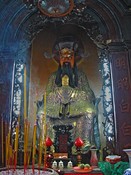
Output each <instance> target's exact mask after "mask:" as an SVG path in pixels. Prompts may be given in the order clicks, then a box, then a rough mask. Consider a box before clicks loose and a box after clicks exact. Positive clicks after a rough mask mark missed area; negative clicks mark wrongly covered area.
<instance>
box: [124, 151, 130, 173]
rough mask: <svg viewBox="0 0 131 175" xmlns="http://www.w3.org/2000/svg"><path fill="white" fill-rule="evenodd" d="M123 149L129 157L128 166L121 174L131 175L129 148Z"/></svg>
mask: <svg viewBox="0 0 131 175" xmlns="http://www.w3.org/2000/svg"><path fill="white" fill-rule="evenodd" d="M123 151H124V152H125V153H126V154H127V155H128V159H129V168H128V169H126V170H125V171H124V174H123V175H131V149H124V150H123Z"/></svg>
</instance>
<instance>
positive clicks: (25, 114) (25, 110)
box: [24, 66, 27, 119]
mask: <svg viewBox="0 0 131 175" xmlns="http://www.w3.org/2000/svg"><path fill="white" fill-rule="evenodd" d="M26 105H27V100H26V66H25V67H24V119H26V117H27V109H26Z"/></svg>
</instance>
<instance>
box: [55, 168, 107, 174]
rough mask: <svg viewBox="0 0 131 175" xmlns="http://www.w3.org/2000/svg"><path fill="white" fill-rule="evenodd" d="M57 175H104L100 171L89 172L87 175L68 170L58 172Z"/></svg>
mask: <svg viewBox="0 0 131 175" xmlns="http://www.w3.org/2000/svg"><path fill="white" fill-rule="evenodd" d="M58 173H59V175H104V174H103V173H102V172H101V171H100V170H98V171H91V172H88V173H85V172H84V173H83V172H82V173H80V172H74V171H73V170H71V171H69V170H66V169H65V170H64V171H62V172H58Z"/></svg>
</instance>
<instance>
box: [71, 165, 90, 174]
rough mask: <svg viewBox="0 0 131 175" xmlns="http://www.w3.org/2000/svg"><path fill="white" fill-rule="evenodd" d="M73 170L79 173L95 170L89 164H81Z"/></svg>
mask: <svg viewBox="0 0 131 175" xmlns="http://www.w3.org/2000/svg"><path fill="white" fill-rule="evenodd" d="M73 170H74V171H75V172H78V173H88V172H91V171H92V170H93V168H92V167H91V166H90V165H89V164H80V165H79V166H76V167H73Z"/></svg>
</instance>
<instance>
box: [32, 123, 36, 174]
mask: <svg viewBox="0 0 131 175" xmlns="http://www.w3.org/2000/svg"><path fill="white" fill-rule="evenodd" d="M35 154H36V124H35V125H34V130H33V153H32V170H33V174H34V164H35Z"/></svg>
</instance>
